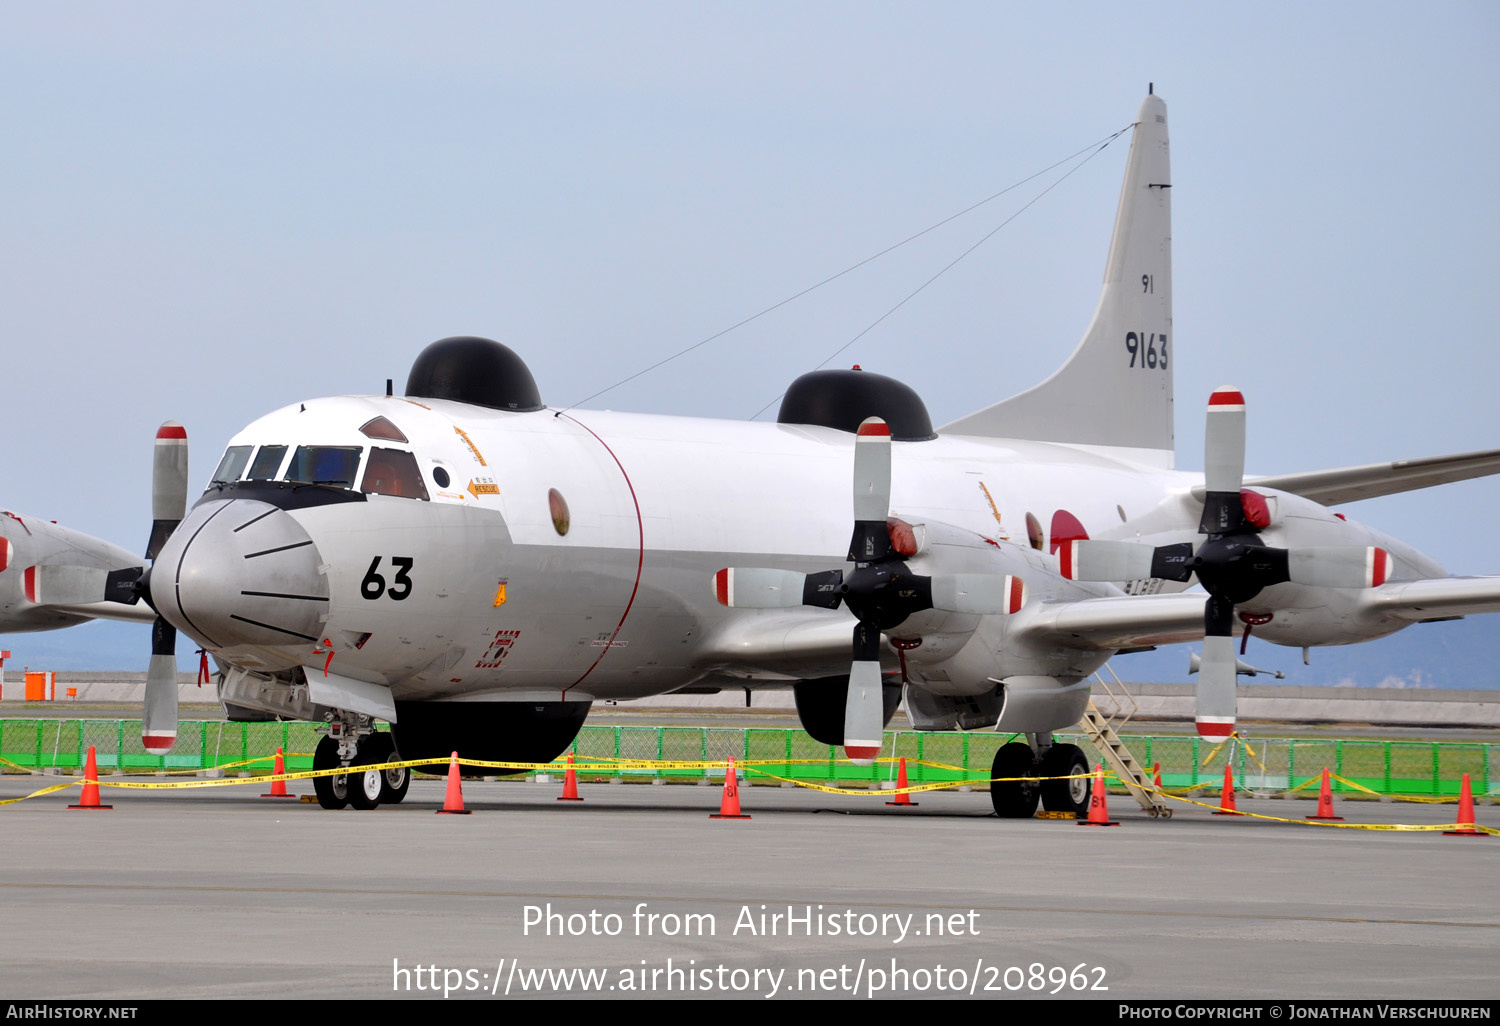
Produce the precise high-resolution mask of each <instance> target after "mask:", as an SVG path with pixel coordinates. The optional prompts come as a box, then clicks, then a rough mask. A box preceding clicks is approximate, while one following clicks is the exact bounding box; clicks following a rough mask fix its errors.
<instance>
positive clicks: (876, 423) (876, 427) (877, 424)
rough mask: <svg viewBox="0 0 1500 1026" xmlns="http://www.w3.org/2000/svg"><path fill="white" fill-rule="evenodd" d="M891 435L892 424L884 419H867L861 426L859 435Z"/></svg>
mask: <svg viewBox="0 0 1500 1026" xmlns="http://www.w3.org/2000/svg"><path fill="white" fill-rule="evenodd" d="M880 436H884V437H886V438H889V437H890V436H891V426H890V425H889V424H887V423H886V422H885V421H883V420H873V419H872V420H867V421H865V422H864V423H863V424H861V425H860V426H859V437H861V438H877V437H880Z"/></svg>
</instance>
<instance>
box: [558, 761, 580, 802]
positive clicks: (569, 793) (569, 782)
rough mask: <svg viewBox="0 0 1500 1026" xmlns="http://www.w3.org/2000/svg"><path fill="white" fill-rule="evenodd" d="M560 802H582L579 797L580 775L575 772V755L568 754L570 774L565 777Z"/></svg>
mask: <svg viewBox="0 0 1500 1026" xmlns="http://www.w3.org/2000/svg"><path fill="white" fill-rule="evenodd" d="M558 801H560V802H581V801H583V799H582V798H580V797H578V774H577V773H574V772H573V753H572V752H569V753H568V773H567V775H566V776H565V777H563V793H562V797H561V798H559V799H558Z"/></svg>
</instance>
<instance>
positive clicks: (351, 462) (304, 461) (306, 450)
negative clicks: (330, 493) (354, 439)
mask: <svg viewBox="0 0 1500 1026" xmlns="http://www.w3.org/2000/svg"><path fill="white" fill-rule="evenodd" d="M360 452H361V449H360V448H359V446H357V445H299V446H297V451H296V452H294V453H293V454H292V461H291V462H290V463H288V464H287V468H286V473H284V474H282V475H281V480H283V481H293V482H296V483H298V484H319V485H332V486H333V487H335V488H353V487H354V479H355V477H356V476H357V475H358V472H359V455H360Z"/></svg>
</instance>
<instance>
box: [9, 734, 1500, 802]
mask: <svg viewBox="0 0 1500 1026" xmlns="http://www.w3.org/2000/svg"><path fill="white" fill-rule="evenodd" d="M1058 739H1059V740H1061V741H1071V742H1072V743H1074V744H1077V745H1079V746H1080V747H1082V748H1083V749H1084V751H1085V752H1086V753H1088V754H1089V755H1090V757H1091V760H1097V757H1098V756H1097V753H1096V752H1095V751H1094V748H1093V746H1092V745H1091V744H1090V743H1089V742H1088V740H1087V739H1086V738H1084V737H1082V736H1078V735H1068V734H1060V735H1058ZM1009 740H1012V736H1010V735H1004V734H995V733H980V732H976V733H968V734H954V733H923V732H920V731H888V732H887V733H886V735H885V748H884V751H883V752H882V755H885V756H906V758H907V759H908V760H909V766H908V770H907V774H908V776H909V778H910V780H911V782H912V783H914V784H919V783H936V782H940V781H951V782H954V783H961V782H965V781H969V780H972V779H973V778H974V777H976V776H979V777H984V776H988V774H989V770H990V762H991V761H992V760H993V759H994V757H995V751H996V750H997V749H998V748H999V747H1000V745H1002V744H1004V743H1005V742H1007V741H1009ZM317 741H318V734H317V729H316V725H315V724H312V723H224V722H220V721H212V720H205V721H186V722H183V723H182V724H181V725H180V726H179V728H178V735H177V744H176V745H175V746H174V747H173V749H172V752H171V754H169V755H165V756H160V755H151V754H149V753H148V752H147V751H146V750H145V748H144V747H142V745H141V724H140V721H139V720H92V719H73V720H37V719H11V720H0V756H3V757H4V758H5V759H6V760H8V761H9V762H11V763H14V764H15V765H16V766H20V767H23V768H25V769H44V768H48V767H58V768H61V769H77V768H79V767H81V766H82V765H83V759H84V753H85V752H86V751H87V750H88V747H89V746H90V745H92V746H94V749H95V752H96V758H97V760H98V763H99V769H100V771H101V772H109V771H112V770H124V771H125V772H161V771H163V770H198V771H205V770H216V769H229V770H231V771H232V770H235V769H245V770H249V771H252V772H269V771H270V762H269V760H267V761H265V762H261V763H256V764H254V765H251V766H244V765H243V764H244V763H246V761H247V760H252V759H256V758H260V757H265V756H270V755H273V754H274V753H275V751H276V749H277V747H280V748H281V749H283V751H285V753H286V764H287V769H288V770H291V771H297V770H304V769H311V768H312V751H313V747H314V746H315V745H316V744H317ZM1125 741H1126V743H1127V744H1128V745H1129V746H1130V749H1131V751H1133V752H1134V753H1135V755H1136V758H1137V759H1139V760H1140V761H1141V762H1142V763H1143V764H1145V765H1146V766H1150V765H1152V764H1153V763H1160V764H1161V776H1162V784H1163V785H1164V786H1165V787H1167V788H1169V789H1177V788H1188V787H1195V786H1199V785H1207V786H1212V785H1215V784H1218V783H1220V782H1222V781H1223V779H1224V766H1225V764H1226V763H1227V762H1231V761H1232V762H1233V765H1234V774H1235V780H1236V781H1237V782H1238V783H1239V784H1240V785H1241V786H1242V787H1245V788H1248V789H1249V790H1251V791H1265V792H1268V793H1275V792H1281V791H1285V790H1287V789H1288V788H1290V787H1295V786H1297V785H1298V784H1301V783H1303V782H1304V781H1306V780H1307V779H1308V778H1310V777H1313V776H1316V775H1318V774H1319V773H1321V772H1322V770H1323V769H1324V768H1325V767H1326V768H1327V769H1329V770H1330V771H1331V772H1333V773H1334V774H1336V775H1338V776H1341V777H1344V778H1345V779H1347V780H1350V781H1353V782H1355V783H1358V784H1361V785H1363V786H1364V787H1368V788H1370V789H1371V790H1374V791H1379V792H1381V793H1382V794H1403V795H1426V796H1449V795H1457V794H1458V788H1459V780H1460V778H1461V777H1462V775H1463V774H1464V773H1468V774H1469V776H1470V779H1471V781H1472V783H1473V786H1474V789H1475V792H1476V793H1478V794H1492V793H1495V792H1496V790H1497V788H1500V780H1494V779H1493V778H1492V776H1491V774H1492V773H1493V772H1495V771H1497V770H1500V744H1484V743H1479V742H1469V743H1465V742H1444V741H1378V740H1364V739H1359V738H1252V739H1251V740H1250V741H1249V742H1248V743H1238V744H1225V745H1217V746H1216V745H1212V744H1209V743H1208V742H1206V741H1204V740H1203V739H1201V738H1198V737H1195V736H1192V735H1165V734H1154V735H1153V734H1137V735H1126V736H1125ZM572 751H573V752H574V753H575V754H576V755H577V756H578V758H579V760H580V763H579V767H578V768H579V772H580V774H581V775H582V776H583V777H584V778H585V779H593V778H597V777H608V776H621V777H626V778H631V779H636V778H650V777H662V778H666V779H697V778H701V777H703V776H704V775H705V774H707V775H709V776H714V775H721V774H722V772H723V771H722V770H707V771H705V770H701V769H684V768H676V767H671V766H664V767H655V768H650V769H628V770H620V771H618V772H617V771H615V770H613V769H612V768H601V767H599V766H596V765H590V764H589V763H588V762H587V760H589V759H634V760H660V761H666V762H673V761H676V762H702V761H708V760H718V759H726V758H728V757H730V756H733V757H734V758H736V759H738V760H741V761H747V762H748V761H753V762H756V763H759V764H760V765H759V766H758V768H759V769H761V770H763V771H765V772H768V773H772V774H775V775H777V776H782V777H789V778H793V779H797V780H814V781H832V782H837V783H850V784H865V785H869V786H875V785H878V783H879V782H880V781H883V780H888V779H892V778H893V777H894V774H895V767H894V765H893V764H890V763H877V764H875V765H873V766H854V765H852V764H850V763H849V762H847V761H845V760H844V757H843V750H842V749H840V748H838V747H833V746H829V745H825V744H819V743H818V742H817V741H814V740H813V739H812V738H810V737H808V736H807V734H805V733H804V732H802V731H800V730H788V729H784V728H775V729H770V728H758V727H748V728H738V727H632V726H607V725H598V726H594V725H588V726H585V727H584V728H583V730H582V731H581V732H580V733H579V735H578V739H577V740H576V741H575V742H574V743H573V748H572ZM460 754H462V753H460ZM934 764H936V765H934ZM4 768H5V769H6V770H7V771H10V772H14V771H13V770H11V768H10V767H4ZM766 780H767V778H765V777H758V776H755V775H752V776H751V778H750V781H749V782H750V783H759V782H766ZM977 786H981V787H982V786H984V785H983V784H979V785H977ZM1334 788H1335V789H1336V790H1352V789H1350V788H1347V787H1345V785H1343V784H1341V783H1339V782H1337V781H1335V782H1334Z"/></svg>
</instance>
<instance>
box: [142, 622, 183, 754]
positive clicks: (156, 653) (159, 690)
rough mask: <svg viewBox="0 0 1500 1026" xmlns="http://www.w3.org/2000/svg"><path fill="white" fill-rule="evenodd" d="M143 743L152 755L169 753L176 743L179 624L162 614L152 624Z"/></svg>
mask: <svg viewBox="0 0 1500 1026" xmlns="http://www.w3.org/2000/svg"><path fill="white" fill-rule="evenodd" d="M141 743H142V744H143V745H145V746H146V751H148V752H150V753H151V754H152V755H166V754H167V753H168V752H170V751H171V750H172V746H173V745H174V744H176V743H177V628H175V627H173V626H172V625H171V624H169V623H167V621H166V620H163V619H162V618H161V617H159V616H158V617H157V618H156V622H155V623H153V624H152V625H151V665H150V667H149V668H148V669H147V671H146V709H145V712H144V714H143V715H142V717H141Z"/></svg>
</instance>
